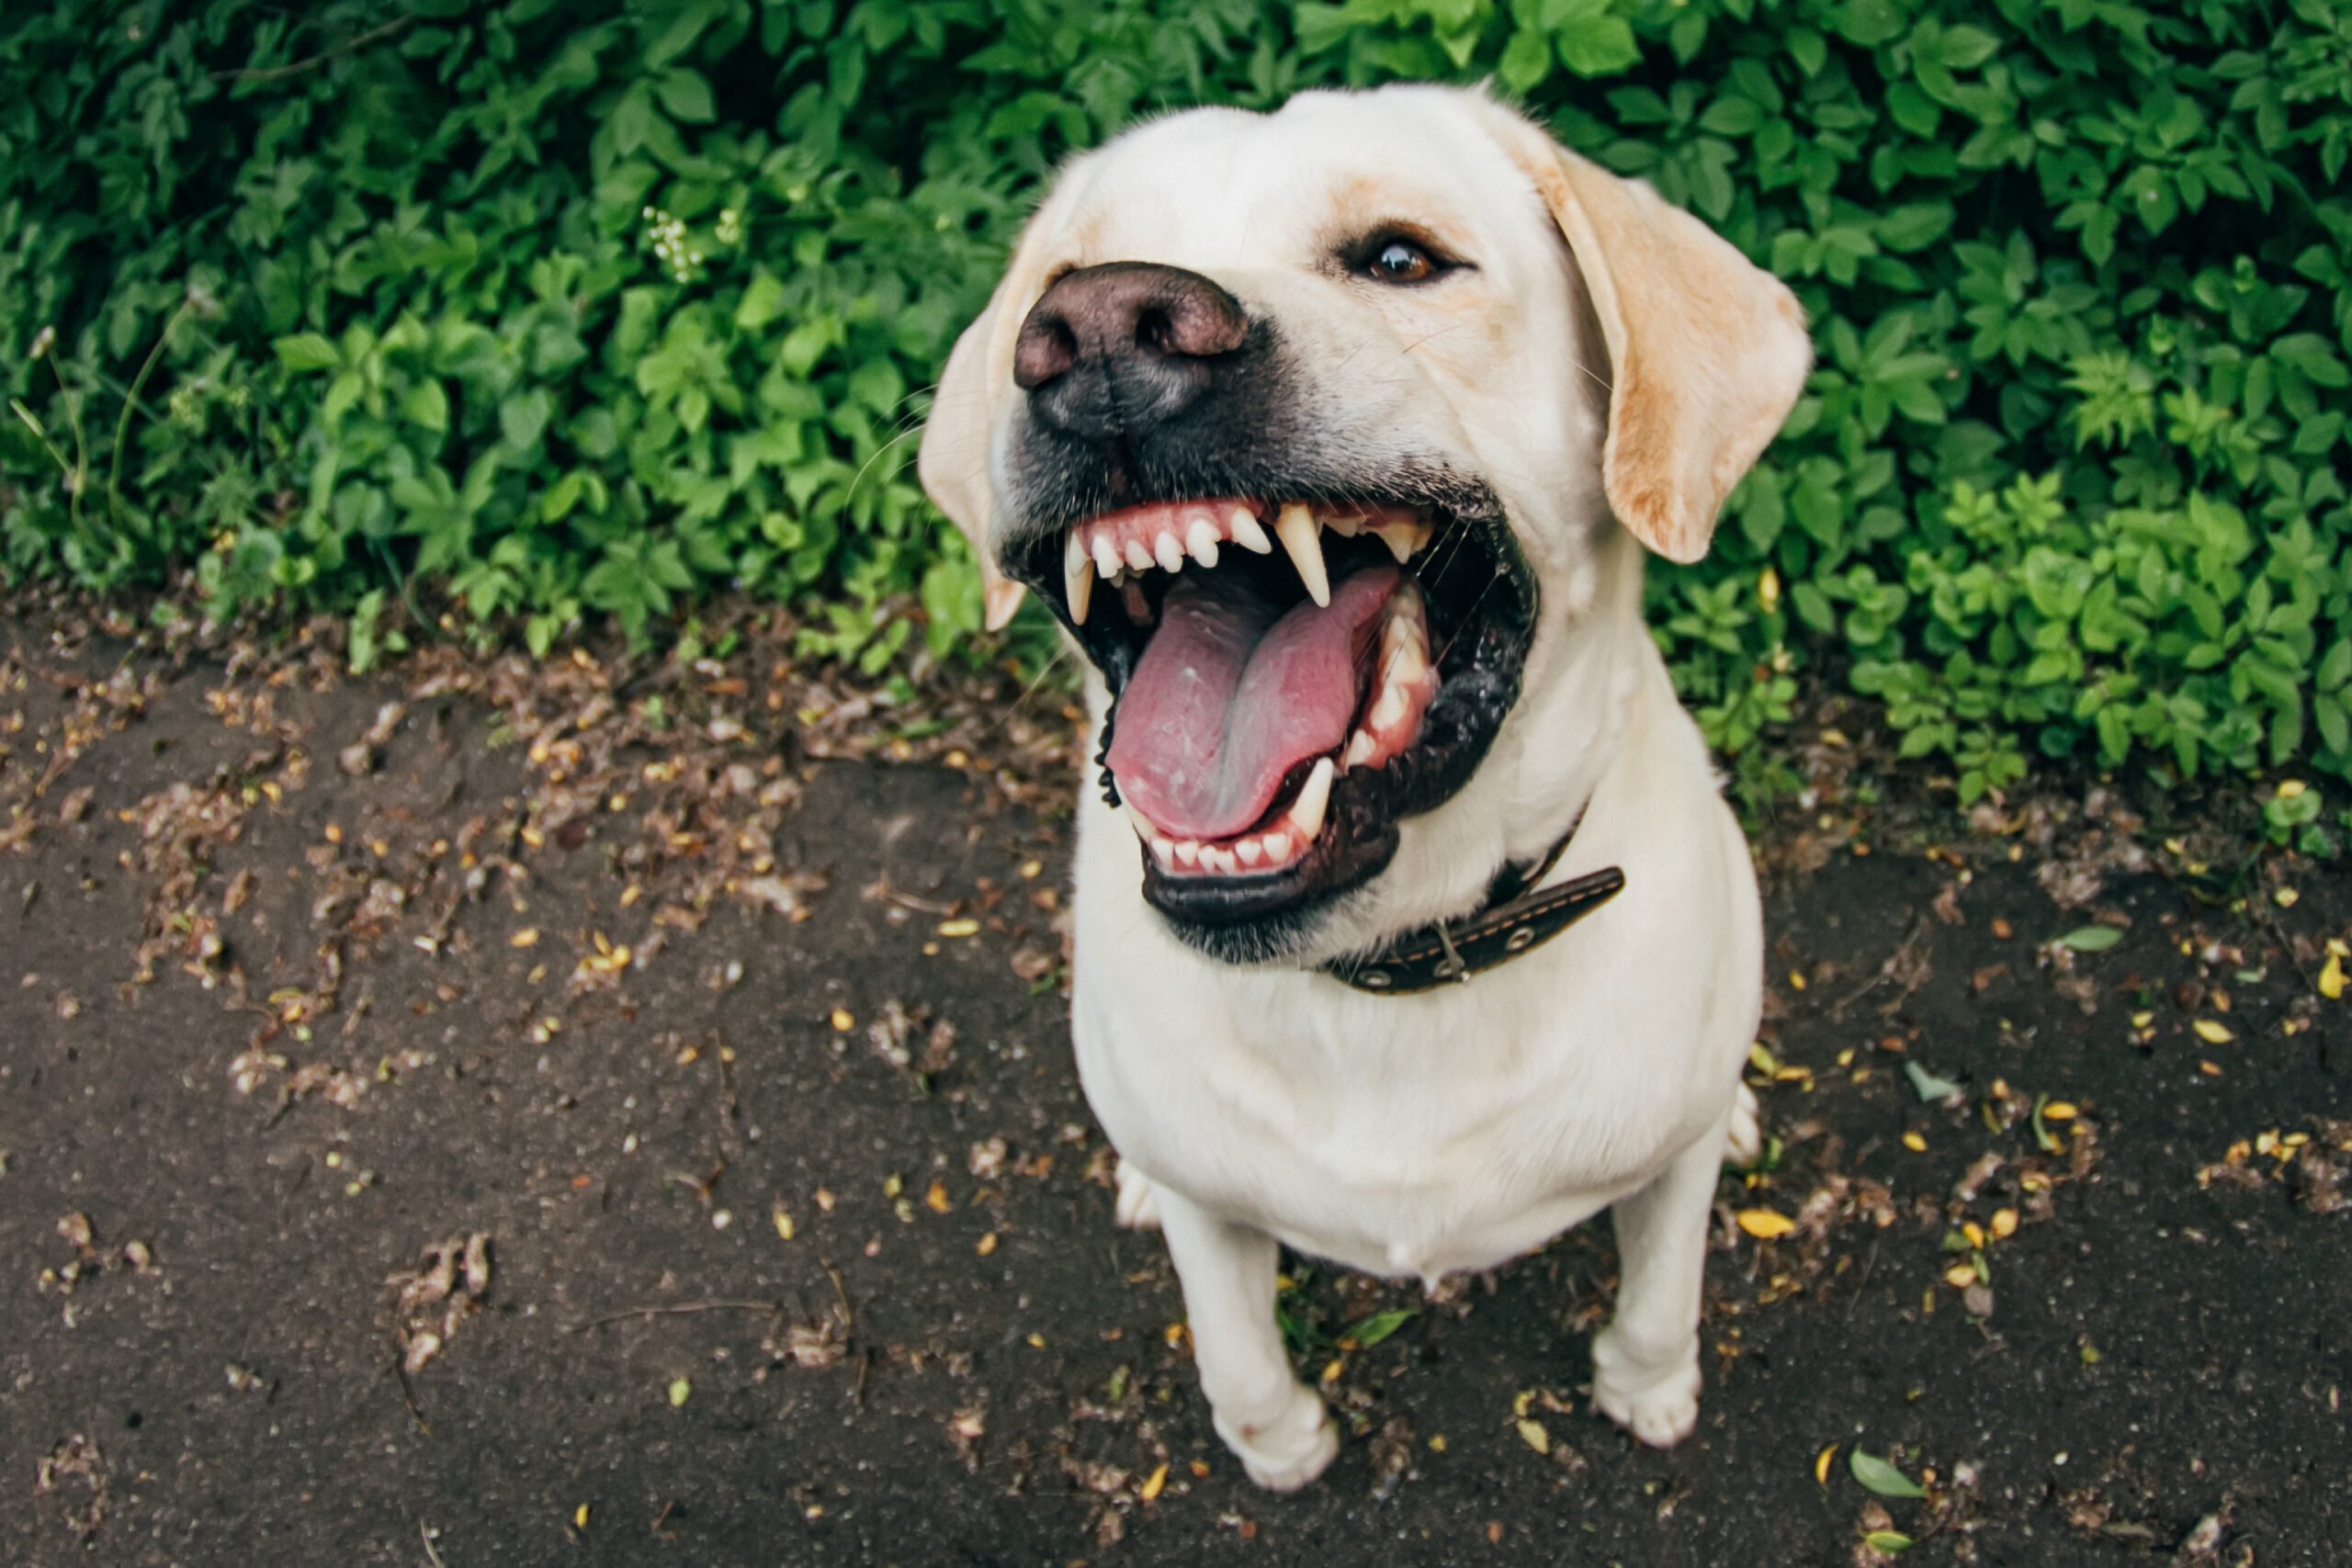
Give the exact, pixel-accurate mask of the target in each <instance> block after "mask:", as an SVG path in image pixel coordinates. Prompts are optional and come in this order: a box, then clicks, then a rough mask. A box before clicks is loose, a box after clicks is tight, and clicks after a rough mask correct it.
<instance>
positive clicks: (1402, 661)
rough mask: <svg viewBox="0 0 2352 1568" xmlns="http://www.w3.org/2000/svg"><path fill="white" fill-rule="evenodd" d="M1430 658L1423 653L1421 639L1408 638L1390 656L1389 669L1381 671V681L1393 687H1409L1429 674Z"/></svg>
mask: <svg viewBox="0 0 2352 1568" xmlns="http://www.w3.org/2000/svg"><path fill="white" fill-rule="evenodd" d="M1429 668H1430V661H1429V656H1428V655H1427V654H1425V653H1423V652H1422V651H1421V641H1420V638H1419V637H1407V638H1406V639H1405V640H1404V641H1402V642H1400V643H1398V644H1397V650H1396V651H1395V652H1394V653H1391V654H1390V655H1389V656H1388V667H1387V669H1385V670H1384V671H1381V679H1382V680H1384V681H1386V682H1389V683H1390V684H1391V685H1397V686H1408V685H1411V684H1412V683H1413V682H1416V681H1418V680H1419V679H1420V678H1421V677H1422V676H1423V675H1425V674H1427V673H1429Z"/></svg>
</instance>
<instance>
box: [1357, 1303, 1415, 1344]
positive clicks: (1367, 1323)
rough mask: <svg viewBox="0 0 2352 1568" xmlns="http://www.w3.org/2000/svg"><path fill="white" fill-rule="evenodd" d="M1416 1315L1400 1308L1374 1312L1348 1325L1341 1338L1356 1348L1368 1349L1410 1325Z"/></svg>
mask: <svg viewBox="0 0 2352 1568" xmlns="http://www.w3.org/2000/svg"><path fill="white" fill-rule="evenodd" d="M1416 1315H1417V1314H1414V1313H1413V1312H1412V1311H1411V1310H1409V1309H1408V1308H1401V1307H1400V1308H1397V1310H1395V1311H1392V1312H1376V1313H1374V1314H1372V1315H1371V1316H1370V1317H1364V1318H1359V1319H1357V1320H1356V1321H1355V1322H1353V1323H1351V1324H1350V1325H1348V1326H1347V1330H1346V1332H1345V1333H1344V1334H1343V1335H1342V1336H1341V1337H1343V1338H1347V1339H1352V1340H1354V1341H1355V1342H1356V1344H1357V1345H1358V1346H1360V1347H1362V1348H1365V1349H1370V1348H1372V1347H1373V1346H1374V1345H1377V1344H1379V1343H1380V1342H1381V1341H1382V1340H1384V1339H1385V1338H1387V1337H1389V1336H1390V1335H1392V1334H1394V1333H1396V1332H1397V1330H1398V1329H1400V1328H1402V1327H1404V1326H1405V1325H1407V1324H1408V1323H1410V1322H1411V1321H1412V1320H1413V1318H1414V1317H1415V1316H1416Z"/></svg>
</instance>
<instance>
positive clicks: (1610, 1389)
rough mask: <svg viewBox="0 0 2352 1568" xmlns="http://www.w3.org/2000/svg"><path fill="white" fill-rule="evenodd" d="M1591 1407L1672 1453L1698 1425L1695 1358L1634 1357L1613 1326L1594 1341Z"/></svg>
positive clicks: (1694, 1352) (1694, 1351) (1695, 1351)
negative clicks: (1658, 1360)
mask: <svg viewBox="0 0 2352 1568" xmlns="http://www.w3.org/2000/svg"><path fill="white" fill-rule="evenodd" d="M1592 1403H1593V1407H1594V1408H1595V1409H1597V1410H1599V1411H1600V1413H1601V1414H1602V1415H1603V1416H1608V1417H1609V1418H1610V1419H1611V1421H1614V1422H1616V1423H1617V1425H1619V1426H1620V1427H1624V1428H1625V1430H1627V1431H1628V1432H1631V1433H1632V1434H1634V1437H1636V1438H1640V1439H1641V1440H1642V1441H1643V1442H1645V1443H1647V1444H1648V1445H1649V1446H1650V1447H1652V1448H1654V1449H1670V1448H1672V1447H1673V1446H1674V1445H1675V1444H1677V1443H1679V1442H1680V1441H1681V1440H1682V1439H1683V1438H1687V1437H1689V1436H1690V1435H1691V1428H1692V1427H1696V1426H1698V1424H1699V1355H1698V1347H1697V1346H1696V1344H1693V1345H1692V1347H1691V1350H1690V1352H1689V1353H1688V1354H1685V1355H1680V1356H1675V1357H1672V1358H1669V1359H1668V1361H1667V1363H1666V1365H1665V1367H1664V1368H1663V1369H1662V1370H1661V1369H1659V1368H1658V1366H1657V1363H1656V1362H1652V1361H1646V1360H1644V1359H1639V1358H1637V1357H1635V1356H1634V1355H1633V1354H1632V1353H1631V1352H1630V1351H1628V1350H1627V1349H1626V1348H1625V1345H1624V1342H1623V1340H1622V1339H1620V1338H1619V1337H1618V1336H1617V1334H1616V1331H1615V1330H1614V1329H1613V1328H1604V1329H1602V1330H1601V1331H1600V1333H1599V1334H1596V1335H1594V1336H1593V1339H1592Z"/></svg>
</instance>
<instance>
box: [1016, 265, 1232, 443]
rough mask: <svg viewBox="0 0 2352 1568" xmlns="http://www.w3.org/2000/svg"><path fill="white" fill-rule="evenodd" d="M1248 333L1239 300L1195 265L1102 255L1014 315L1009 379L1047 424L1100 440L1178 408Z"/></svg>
mask: <svg viewBox="0 0 2352 1568" xmlns="http://www.w3.org/2000/svg"><path fill="white" fill-rule="evenodd" d="M1249 333H1250V321H1249V318H1248V317H1246V316H1244V315H1243V314H1242V312H1241V305H1240V302H1239V301H1238V300H1237V299H1234V298H1233V296H1232V295H1230V294H1227V292H1226V291H1225V290H1224V289H1222V288H1218V287H1217V286H1216V284H1214V283H1212V282H1210V281H1209V280H1208V279H1207V278H1205V277H1203V276H1201V275H1200V274H1199V273H1197V272H1186V271H1184V270H1183V269H1182V268H1181V267H1173V266H1159V265H1156V264H1153V263H1150V262H1108V263H1105V264H1104V265H1101V266H1087V267H1080V268H1079V269H1078V270H1077V271H1076V272H1071V273H1065V274H1063V275H1062V276H1060V277H1059V278H1057V279H1056V280H1055V282H1054V284H1053V287H1051V288H1047V289H1046V292H1045V294H1044V296H1043V297H1042V298H1040V299H1038V301H1037V303H1036V304H1035V306H1034V307H1033V308H1032V309H1031V310H1030V311H1029V319H1028V320H1027V321H1023V322H1022V323H1021V336H1020V338H1019V340H1018V341H1017V342H1016V344H1014V347H1013V353H1012V379H1013V381H1014V382H1015V383H1016V384H1017V385H1019V386H1020V387H1021V388H1022V389H1024V390H1025V391H1027V392H1028V394H1029V407H1030V409H1031V410H1032V412H1035V415H1036V416H1037V418H1038V419H1040V420H1041V421H1043V422H1044V423H1046V424H1048V425H1051V426H1052V427H1053V428H1055V429H1057V430H1062V431H1067V432H1069V434H1072V435H1076V436H1079V437H1080V438H1081V439H1085V440H1102V439H1104V438H1107V437H1113V436H1118V435H1123V434H1127V433H1128V432H1130V431H1133V430H1136V429H1139V428H1143V427H1147V426H1149V425H1151V424H1153V423H1159V422H1160V421H1163V420H1166V419H1169V418H1170V417H1172V416H1173V415H1175V414H1178V413H1181V412H1183V410H1184V409H1185V408H1187V407H1189V406H1190V405H1191V404H1193V402H1195V401H1197V400H1199V398H1200V396H1201V394H1202V393H1204V392H1205V391H1207V390H1208V389H1209V387H1210V385H1211V384H1212V382H1213V381H1214V379H1215V378H1216V369H1217V365H1218V362H1219V361H1220V360H1221V359H1223V358H1224V357H1225V356H1227V355H1231V354H1232V353H1233V352H1234V351H1235V350H1236V349H1238V348H1239V347H1240V346H1241V344H1242V342H1243V341H1244V340H1245V339H1246V338H1247V337H1248V336H1249Z"/></svg>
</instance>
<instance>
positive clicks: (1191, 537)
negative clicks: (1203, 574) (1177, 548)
mask: <svg viewBox="0 0 2352 1568" xmlns="http://www.w3.org/2000/svg"><path fill="white" fill-rule="evenodd" d="M1184 542H1185V543H1186V544H1187V545H1190V546H1191V547H1192V548H1193V559H1194V560H1196V561H1198V562H1200V563H1201V564H1202V565H1203V566H1215V565H1216V524H1214V523H1212V522H1210V521H1209V520H1208V519H1207V518H1205V517H1204V518H1202V519H1201V520H1200V521H1198V522H1196V523H1194V524H1193V525H1192V527H1191V528H1189V529H1187V530H1186V531H1185V534H1184Z"/></svg>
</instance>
